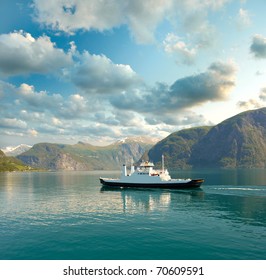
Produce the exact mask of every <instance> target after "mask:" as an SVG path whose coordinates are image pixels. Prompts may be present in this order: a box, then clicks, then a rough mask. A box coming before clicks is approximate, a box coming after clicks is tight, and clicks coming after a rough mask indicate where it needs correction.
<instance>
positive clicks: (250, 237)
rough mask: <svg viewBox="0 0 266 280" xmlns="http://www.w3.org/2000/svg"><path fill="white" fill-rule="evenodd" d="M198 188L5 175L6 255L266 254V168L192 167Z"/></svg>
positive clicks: (2, 239)
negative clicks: (200, 180) (110, 185)
mask: <svg viewBox="0 0 266 280" xmlns="http://www.w3.org/2000/svg"><path fill="white" fill-rule="evenodd" d="M171 174H172V177H173V178H176V177H194V178H195V177H204V178H205V183H204V184H203V186H202V188H200V189H197V190H172V191H168V190H152V189H150V190H133V189H129V190H123V189H117V190H112V191H110V190H104V189H102V188H101V186H100V184H99V176H105V177H113V176H115V177H117V176H119V173H118V172H106V171H104V172H99V171H97V172H28V173H1V174H0V259H2V260H3V259H7V260H10V259H16V260H22V259H28V260H39V259H42V260H46V259H52V260H56V259H71V260H73V259H87V260H92V259H106V260H110V259H112V260H116V259H126V260H135V259H143V260H145V259H146V260H150V259H164V260H170V259H185V260H187V259H195V260H197V259H207V260H211V259H217V260H222V259H228V260H235V259H248V260H252V259H266V170H259V169H256V170H214V169H209V170H207V169H206V170H189V171H180V172H178V173H177V172H172V173H171Z"/></svg>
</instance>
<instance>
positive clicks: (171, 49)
mask: <svg viewBox="0 0 266 280" xmlns="http://www.w3.org/2000/svg"><path fill="white" fill-rule="evenodd" d="M163 45H164V50H165V52H167V53H170V54H177V55H180V56H181V60H182V62H183V63H185V64H192V63H193V62H194V60H195V56H196V54H197V48H189V47H188V46H187V44H186V43H185V42H183V41H182V40H181V39H180V38H179V37H178V36H177V35H175V34H173V33H168V34H167V36H166V38H165V39H164V41H163Z"/></svg>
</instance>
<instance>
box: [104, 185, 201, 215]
mask: <svg viewBox="0 0 266 280" xmlns="http://www.w3.org/2000/svg"><path fill="white" fill-rule="evenodd" d="M104 192H116V193H120V195H121V203H122V204H123V211H124V212H131V213H133V212H152V211H168V210H169V208H175V206H176V205H177V204H188V203H189V202H191V201H192V200H193V199H195V198H196V199H197V200H202V199H204V191H203V190H202V189H195V190H159V189H129V188H126V189H123V188H119V187H118V188H108V187H102V188H101V193H104Z"/></svg>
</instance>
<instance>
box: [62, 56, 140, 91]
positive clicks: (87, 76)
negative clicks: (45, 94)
mask: <svg viewBox="0 0 266 280" xmlns="http://www.w3.org/2000/svg"><path fill="white" fill-rule="evenodd" d="M76 57H77V59H78V61H77V62H76V63H75V65H74V66H73V67H71V68H68V69H67V70H65V72H64V75H65V77H67V78H68V79H69V80H71V81H72V82H73V83H74V84H75V85H76V86H77V87H79V88H80V89H82V90H85V91H86V92H90V93H113V92H117V91H118V92H120V91H123V90H126V89H128V88H129V87H130V86H131V85H136V84H139V83H140V82H141V79H140V77H139V76H138V75H137V74H136V73H135V72H134V71H133V70H132V68H131V67H130V66H129V65H124V64H115V63H113V62H112V61H111V60H110V59H109V58H107V57H106V56H105V55H91V54H90V53H89V52H87V51H85V52H84V53H83V54H79V53H76Z"/></svg>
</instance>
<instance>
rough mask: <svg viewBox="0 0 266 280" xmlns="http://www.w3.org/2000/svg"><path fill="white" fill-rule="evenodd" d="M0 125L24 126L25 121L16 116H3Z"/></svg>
mask: <svg viewBox="0 0 266 280" xmlns="http://www.w3.org/2000/svg"><path fill="white" fill-rule="evenodd" d="M0 127H5V128H26V127H27V123H26V122H25V121H22V120H19V119H17V118H12V119H11V118H3V119H1V121H0Z"/></svg>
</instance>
